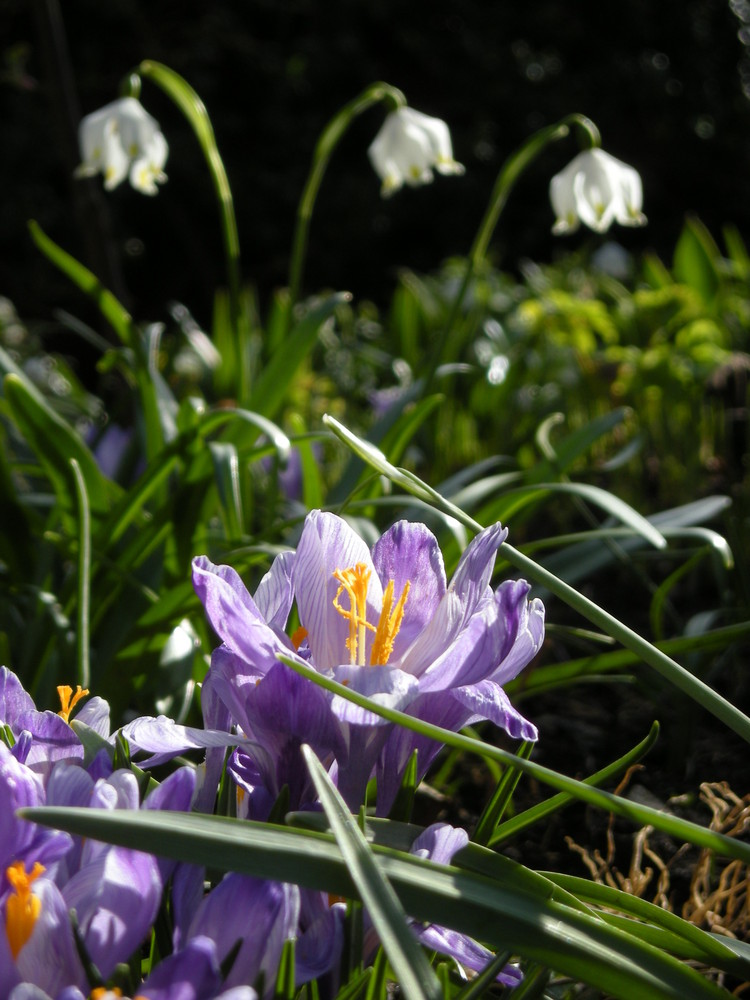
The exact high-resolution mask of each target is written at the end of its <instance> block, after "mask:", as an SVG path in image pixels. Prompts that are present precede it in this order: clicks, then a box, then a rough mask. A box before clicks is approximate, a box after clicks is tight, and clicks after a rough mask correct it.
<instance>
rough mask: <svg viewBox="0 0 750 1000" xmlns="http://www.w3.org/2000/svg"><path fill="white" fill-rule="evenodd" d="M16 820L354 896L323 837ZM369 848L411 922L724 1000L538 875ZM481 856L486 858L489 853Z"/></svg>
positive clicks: (72, 811) (620, 988)
mask: <svg viewBox="0 0 750 1000" xmlns="http://www.w3.org/2000/svg"><path fill="white" fill-rule="evenodd" d="M20 815H22V816H23V818H24V819H28V820H32V821H34V822H38V823H44V824H45V825H51V826H55V827H57V828H59V829H64V830H67V831H69V832H70V833H75V834H78V835H81V836H86V837H91V838H92V839H97V840H104V841H107V842H110V843H117V844H122V845H125V846H128V847H130V848H133V849H135V850H144V851H149V852H151V853H156V854H160V855H162V856H168V857H172V858H175V859H178V860H182V861H187V862H191V863H196V864H201V863H205V862H206V861H207V860H210V863H211V864H212V866H213V867H218V868H220V869H223V870H227V871H238V872H243V873H245V874H248V875H253V876H255V877H260V878H270V879H274V880H278V881H285V882H296V883H298V884H300V885H304V886H308V887H309V888H313V889H317V890H320V891H326V892H333V893H336V894H338V895H343V896H347V897H350V898H357V895H358V893H357V889H356V886H355V884H354V881H353V879H352V877H351V875H350V873H349V871H348V869H347V866H346V863H345V862H344V859H343V857H342V856H341V854H340V853H339V851H338V848H337V846H336V843H335V841H334V840H333V838H332V837H330V836H325V835H321V834H314V833H310V832H307V831H299V830H290V829H288V828H285V827H275V826H271V825H268V824H262V823H253V822H250V821H243V820H236V819H230V818H227V817H217V816H202V815H196V814H188V813H182V814H178V813H169V812H158V811H149V810H142V811H135V810H105V809H85V808H68V809H63V808H56V807H41V808H36V809H25V810H22V811H21V812H20ZM476 850H477V851H479V850H481V849H480V848H476ZM376 851H377V854H378V860H379V865H380V866H381V867H382V869H383V871H384V872H385V873H386V875H387V877H388V879H389V881H390V882H391V884H392V885H393V887H394V889H395V891H396V894H397V895H398V897H399V899H400V900H401V903H402V905H403V906H404V909H405V910H406V912H408V913H409V914H410V915H412V916H413V917H414V918H416V919H418V920H425V921H428V922H434V923H438V924H440V925H443V926H446V927H453V928H455V929H456V930H458V931H461V932H462V933H466V934H469V935H471V936H472V937H475V938H477V939H479V940H481V941H484V942H485V943H487V944H488V946H489V947H491V948H493V949H496V950H505V949H508V950H510V951H512V952H513V953H514V954H520V955H523V956H525V957H528V958H530V959H532V960H534V961H538V962H540V963H542V964H545V965H548V966H550V967H551V968H554V969H557V970H559V971H560V972H562V973H564V974H566V975H569V976H572V977H574V978H575V979H576V980H580V981H582V982H586V983H589V984H591V985H593V986H596V987H598V988H600V989H604V990H607V991H608V992H609V993H611V994H612V995H613V996H615V997H620V998H622V1000H632V998H633V997H638V998H639V1000H710V998H715V1000H718V998H724V1000H726V997H727V993H726V992H725V991H724V990H722V989H720V988H719V987H717V986H715V985H714V984H713V983H710V982H708V981H707V980H706V979H704V978H702V977H701V976H699V975H698V974H697V973H696V972H695V971H694V970H693V969H690V968H688V967H686V966H685V965H684V964H682V963H680V962H679V961H677V960H676V959H674V958H672V957H671V956H669V955H666V954H664V953H663V952H661V951H660V950H659V949H657V948H654V947H652V946H651V945H648V944H646V943H644V942H642V941H640V940H639V939H638V938H637V937H634V936H633V935H631V934H628V933H627V932H626V931H624V930H622V929H621V928H617V927H612V926H609V925H608V924H607V923H606V922H605V921H602V920H601V919H600V918H599V917H597V916H595V915H589V914H588V913H585V912H582V911H581V910H579V909H576V908H571V907H569V906H567V905H565V903H563V902H560V901H559V900H557V899H555V898H553V896H554V893H555V891H556V890H555V887H554V886H553V884H552V883H550V882H547V881H546V880H544V879H540V877H539V876H536V878H537V879H539V883H538V884H539V886H540V888H539V889H538V890H535V891H532V890H528V891H523V890H521V889H519V888H518V887H516V886H514V885H506V884H503V883H502V882H498V881H496V880H495V879H493V878H490V877H488V876H486V875H480V874H477V873H475V872H472V871H465V870H461V869H458V868H446V867H445V866H441V865H434V864H432V863H430V862H427V861H425V860H424V859H422V858H416V857H413V856H411V855H405V854H401V853H400V852H394V851H388V850H384V849H376ZM485 853H486V854H487V855H488V856H489V860H491V859H492V858H493V857H495V855H493V854H492V852H489V851H488V852H485ZM520 867H521V866H519V868H520ZM544 886H548V888H544V889H543V888H542V887H544Z"/></svg>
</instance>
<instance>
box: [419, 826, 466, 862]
mask: <svg viewBox="0 0 750 1000" xmlns="http://www.w3.org/2000/svg"><path fill="white" fill-rule="evenodd" d="M468 843H469V835H468V833H467V832H466V830H462V829H461V827H458V826H451V825H450V823H433V824H432V825H431V826H428V827H427V828H426V829H425V830H423V831H422V832H421V833H420V835H419V836H418V837H417V839H416V840H415V841H414V843H413V844H412V845H411V847H410V848H409V854H414V855H416V856H417V857H420V858H429V860H430V861H434V862H435V864H438V865H449V864H451V862H452V861H453V855H454V854H455V853H456V852H457V851H460V850H461V848H462V847H466V845H467V844H468Z"/></svg>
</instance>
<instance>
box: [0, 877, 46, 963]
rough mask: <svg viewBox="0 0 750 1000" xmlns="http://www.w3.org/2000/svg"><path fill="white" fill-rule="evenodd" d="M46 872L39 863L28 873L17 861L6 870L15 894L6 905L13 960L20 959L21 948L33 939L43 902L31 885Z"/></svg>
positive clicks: (7, 932)
mask: <svg viewBox="0 0 750 1000" xmlns="http://www.w3.org/2000/svg"><path fill="white" fill-rule="evenodd" d="M43 871H44V865H40V864H39V862H38V861H36V862H34V867H33V868H32V870H31V871H30V872H28V873H27V871H26V867H25V865H24V863H23V861H16V862H14V864H12V865H10V866H9V867H8V868H6V869H5V874H6V875H7V877H8V881H9V882H10V884H11V886H12V887H13V892H12V893H11V895H10V896H8V900H7V902H6V904H5V933H6V934H7V935H8V944H9V945H10V951H11V954H12V955H13V958H14V959H15V958H18V953H19V952H20V950H21V948H23V946H24V945H25V944H26V942H27V941H28V940H29V938H30V937H31V932H32V931H33V930H34V924H35V923H36V922H37V919H38V917H39V914H40V913H41V911H42V901H41V899H39V897H38V896H34V895H33V894H32V892H31V883H32V882H34V881H35V879H37V878H39V876H40V875H41V874H42V872H43Z"/></svg>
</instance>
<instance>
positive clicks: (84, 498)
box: [70, 458, 91, 688]
mask: <svg viewBox="0 0 750 1000" xmlns="http://www.w3.org/2000/svg"><path fill="white" fill-rule="evenodd" d="M70 465H71V468H72V470H73V478H74V479H75V484H76V497H77V500H78V629H77V640H78V683H79V684H80V686H81V687H82V688H88V686H89V681H90V678H91V670H90V665H89V607H90V599H91V512H90V510H89V498H88V495H87V493H86V483H85V481H84V478H83V475H82V474H81V469H80V466H79V465H78V462H77V461H76V460H75V459H74V458H71V460H70Z"/></svg>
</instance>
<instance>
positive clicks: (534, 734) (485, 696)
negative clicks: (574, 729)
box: [452, 681, 539, 742]
mask: <svg viewBox="0 0 750 1000" xmlns="http://www.w3.org/2000/svg"><path fill="white" fill-rule="evenodd" d="M452 694H453V697H454V698H455V699H456V701H458V702H460V703H461V704H462V705H464V706H465V707H466V708H467V709H468V710H469V711H470V712H471V718H469V719H467V720H466V722H465V723H464V725H469V724H470V723H472V722H475V721H477V720H479V719H489V720H490V721H491V722H494V723H495V725H496V726H500V728H501V729H504V730H505V732H506V733H508V735H509V736H512V737H513V739H516V740H529V741H531V742H534V741H535V740H537V739H539V732H538V730H537V728H536V726H535V725H533V723H531V722H529V721H528V719H525V718H524V717H523V716H522V715H521V713H520V712H519V711H518V709H516V708H514V707H513V705H511V702H510V698H509V697H508V695H507V694H506V693H505V691H503V689H502V688H501V687H500V685H499V684H496V683H495V682H494V681H480V682H479V683H478V684H472V685H471V687H459V688H456V689H455V690H454V691H453V692H452Z"/></svg>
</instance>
